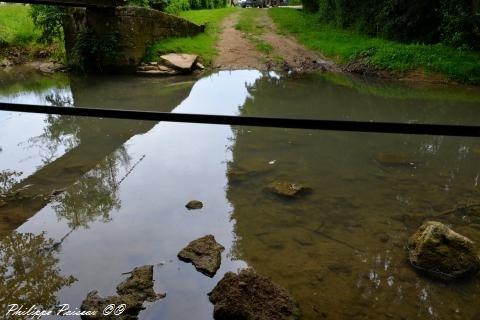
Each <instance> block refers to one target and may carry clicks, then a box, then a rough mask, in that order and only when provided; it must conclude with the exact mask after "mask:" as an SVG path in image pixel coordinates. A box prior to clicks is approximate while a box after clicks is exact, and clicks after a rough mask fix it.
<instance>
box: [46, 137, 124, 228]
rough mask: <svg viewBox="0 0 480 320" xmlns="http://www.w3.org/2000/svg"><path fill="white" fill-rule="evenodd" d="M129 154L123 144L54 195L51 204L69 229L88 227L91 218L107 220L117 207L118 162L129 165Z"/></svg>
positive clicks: (120, 164)
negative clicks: (65, 221)
mask: <svg viewBox="0 0 480 320" xmlns="http://www.w3.org/2000/svg"><path fill="white" fill-rule="evenodd" d="M129 164H130V158H129V156H128V153H127V150H126V149H125V147H123V146H122V147H120V148H119V149H118V150H117V151H116V152H114V153H113V154H111V155H109V156H107V157H106V158H105V159H104V160H103V161H102V162H101V163H99V164H98V165H97V166H96V167H95V168H94V169H93V170H91V171H89V172H88V173H86V174H85V175H84V176H83V177H82V178H81V179H80V180H78V181H77V182H76V183H75V184H73V185H72V186H71V187H69V188H68V189H67V190H66V191H65V192H63V193H62V194H60V195H59V196H57V198H56V200H55V203H54V204H53V208H54V210H55V211H56V213H57V217H58V218H59V219H66V220H67V221H68V225H69V227H70V228H71V229H76V228H78V227H83V228H88V225H89V224H90V223H92V222H94V221H97V220H100V221H102V222H109V221H110V212H111V211H112V210H114V209H115V210H118V209H120V206H121V202H120V199H119V197H118V187H119V181H120V179H119V177H118V169H119V167H120V166H123V167H125V168H128V166H129Z"/></svg>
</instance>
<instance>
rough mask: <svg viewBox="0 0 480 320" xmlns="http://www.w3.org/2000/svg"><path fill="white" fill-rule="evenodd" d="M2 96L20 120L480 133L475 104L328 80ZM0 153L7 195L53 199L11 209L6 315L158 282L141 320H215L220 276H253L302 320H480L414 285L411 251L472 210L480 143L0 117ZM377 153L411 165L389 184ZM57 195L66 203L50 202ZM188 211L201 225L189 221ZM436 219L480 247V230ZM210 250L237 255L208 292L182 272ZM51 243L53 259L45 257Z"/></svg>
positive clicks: (1, 186) (255, 76)
mask: <svg viewBox="0 0 480 320" xmlns="http://www.w3.org/2000/svg"><path fill="white" fill-rule="evenodd" d="M9 77H10V78H9ZM0 78H1V79H3V82H2V85H3V89H0V101H14V102H22V103H41V104H42V103H46V104H54V105H64V106H67V107H72V106H90V107H116V108H132V107H136V108H138V109H148V110H157V111H167V112H169V111H172V112H188V113H211V114H229V115H237V114H242V115H271V116H291V117H306V118H321V119H351V120H375V121H401V122H427V123H458V124H478V123H479V121H480V102H479V101H480V100H479V99H478V97H479V96H480V93H479V92H478V90H477V89H471V88H463V89H456V88H454V89H451V88H441V89H432V88H409V87H407V86H400V85H398V84H384V83H369V82H364V81H361V80H356V79H349V78H339V77H336V76H331V75H326V76H313V75H312V76H308V77H306V78H303V79H298V78H295V77H293V76H290V77H289V76H280V75H277V74H273V73H271V74H262V73H260V72H257V71H234V72H226V71H224V72H220V73H215V74H213V75H210V76H206V77H204V78H201V79H199V80H197V79H194V78H189V77H185V78H176V79H175V80H173V79H153V78H135V77H115V78H110V77H89V78H74V77H73V78H68V77H66V76H51V77H45V76H33V75H32V76H29V77H23V78H22V79H18V78H17V77H12V76H6V75H0ZM439 97H440V98H439ZM0 148H1V151H0V171H1V173H2V175H1V176H0V191H1V192H0V193H5V192H7V191H9V190H12V189H13V190H18V189H19V188H22V187H23V188H24V191H22V194H25V195H26V196H33V195H38V194H41V195H42V197H36V198H34V199H31V197H27V198H26V199H15V201H12V203H11V204H9V205H7V206H3V207H0V237H1V238H2V245H0V252H1V253H0V259H2V263H3V265H6V266H7V268H6V269H5V270H4V269H2V268H1V267H0V281H1V282H0V308H5V305H6V304H9V303H19V304H21V303H23V304H25V305H32V304H43V305H44V306H45V307H46V308H47V307H49V305H52V304H55V303H69V304H70V305H71V308H72V309H75V308H78V307H79V306H80V303H81V301H82V300H83V299H84V297H85V296H86V294H87V293H88V292H90V291H92V290H98V291H99V293H100V295H102V296H107V295H110V294H114V293H115V287H116V286H117V284H118V283H119V282H121V281H122V280H123V279H124V278H125V275H122V273H124V272H128V271H130V270H132V269H133V268H134V267H135V266H140V265H144V264H154V265H155V268H154V278H155V289H156V291H157V292H166V293H167V297H166V298H165V299H162V300H159V301H157V302H155V303H151V304H149V305H148V306H147V309H146V310H144V311H143V312H142V313H141V316H140V318H141V319H192V314H194V315H195V319H200V320H202V319H212V310H213V306H212V305H211V304H210V303H209V301H208V297H207V295H206V294H207V293H208V292H209V291H210V290H211V289H212V288H213V287H214V286H215V284H216V283H217V282H218V280H219V279H221V277H222V276H223V274H224V273H225V272H227V271H235V270H237V269H238V268H242V267H246V266H250V267H253V268H254V269H255V270H256V271H257V272H259V273H261V274H264V275H267V276H269V277H271V278H272V279H273V280H274V281H275V282H277V283H278V284H280V285H282V286H284V287H285V288H286V289H287V290H288V291H289V292H290V293H292V295H293V297H294V298H295V299H296V300H297V301H298V303H299V305H300V309H301V311H302V315H303V319H322V318H325V319H476V318H478V317H479V316H480V314H479V313H478V311H477V308H476V304H475V301H477V300H478V298H479V295H480V281H479V278H478V277H476V278H473V279H470V280H469V281H464V282H461V283H457V284H443V283H439V282H435V281H431V280H429V279H428V278H425V277H423V276H421V275H419V274H417V273H416V272H415V271H413V270H412V269H411V267H410V265H409V264H408V261H407V259H406V255H407V254H406V251H405V249H404V246H405V243H406V240H407V239H408V237H409V235H411V234H412V233H413V232H414V230H415V229H416V228H417V227H418V226H419V225H420V224H421V222H422V221H423V220H426V219H432V218H434V217H435V216H437V215H439V214H440V213H441V212H443V211H445V210H448V209H451V208H454V207H455V206H457V205H461V204H472V203H478V202H479V200H477V199H478V198H479V189H478V179H479V174H480V170H479V169H480V167H479V166H478V163H479V159H480V142H479V141H478V139H473V138H453V137H432V136H408V135H386V134H359V133H338V132H324V131H312V130H291V129H289V130H287V129H268V128H252V127H249V128H247V127H233V128H232V127H229V126H216V125H199V124H195V125H194V124H178V123H176V124H175V123H155V122H148V121H126V120H107V119H87V118H72V117H64V116H46V115H45V116H43V115H29V114H19V113H10V112H2V113H0ZM382 152H391V153H392V152H393V153H396V154H399V155H400V156H402V157H407V158H408V159H411V162H412V163H414V165H405V166H385V165H384V164H382V163H380V162H379V161H377V160H376V155H378V154H379V153H382ZM274 180H287V181H291V182H294V183H300V184H303V185H305V186H307V187H309V188H311V189H312V192H311V193H309V194H307V195H305V196H303V197H300V198H298V199H295V200H290V201H287V200H285V199H282V198H279V197H276V196H274V195H272V194H269V193H268V192H267V191H266V190H265V187H266V186H267V185H268V184H269V183H270V182H272V181H274ZM55 191H58V192H60V191H63V192H62V193H59V194H58V195H56V196H55V197H54V198H53V199H50V197H44V195H48V194H50V193H51V192H55ZM192 199H199V200H202V201H203V202H204V204H205V207H204V208H203V209H201V210H198V211H188V210H186V209H185V207H184V205H185V204H186V203H187V202H188V201H189V200H192ZM436 219H437V220H440V221H443V222H446V223H449V224H450V225H451V226H452V227H453V228H454V229H455V230H456V231H458V232H460V233H462V234H464V235H466V236H468V237H470V238H471V239H473V240H474V241H476V242H477V243H478V242H480V212H477V211H474V210H466V211H464V212H461V214H459V215H447V216H443V217H441V218H436ZM205 234H213V235H215V237H216V239H217V241H218V242H219V243H221V244H222V245H224V246H225V247H226V250H225V251H224V253H223V255H222V266H221V269H220V270H219V271H218V272H217V274H216V276H215V277H214V278H212V279H211V278H208V277H206V276H204V275H202V274H201V273H199V272H197V271H195V268H194V267H193V266H192V265H191V264H187V263H184V262H181V261H179V260H178V259H177V257H176V255H177V253H178V252H179V251H180V249H182V248H183V247H184V246H185V245H186V244H188V242H190V241H191V240H193V239H196V238H198V237H201V236H203V235H205ZM34 235H35V236H34ZM49 239H53V240H51V241H54V242H56V243H60V246H58V248H56V249H55V250H50V251H48V253H47V254H40V253H39V252H42V250H41V249H42V248H44V247H45V246H46V245H47V244H48V241H49ZM50 247H51V244H50ZM9 254H11V255H13V256H14V257H16V256H18V257H20V255H22V256H21V257H22V258H21V259H17V260H15V259H11V258H10V257H11V256H10V255H9ZM7 258H8V259H7ZM12 261H16V263H13V262H12ZM70 276H73V277H74V278H69V277H70ZM26 284H28V286H27V285H26ZM18 287H22V288H23V287H25V288H27V289H26V290H14V288H18ZM38 288H40V289H38ZM0 313H1V311H0ZM69 318H72V319H74V317H69Z"/></svg>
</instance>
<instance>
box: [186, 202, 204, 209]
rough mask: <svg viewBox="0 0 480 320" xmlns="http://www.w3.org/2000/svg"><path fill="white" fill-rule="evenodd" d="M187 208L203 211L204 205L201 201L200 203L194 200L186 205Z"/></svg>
mask: <svg viewBox="0 0 480 320" xmlns="http://www.w3.org/2000/svg"><path fill="white" fill-rule="evenodd" d="M185 207H186V208H187V209H188V210H195V209H202V208H203V203H202V202H201V201H198V200H192V201H189V202H188V203H187V204H186V205H185Z"/></svg>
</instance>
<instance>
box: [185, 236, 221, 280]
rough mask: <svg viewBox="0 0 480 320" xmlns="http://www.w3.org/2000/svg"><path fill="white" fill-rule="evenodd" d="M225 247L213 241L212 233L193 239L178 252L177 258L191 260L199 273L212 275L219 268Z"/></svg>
mask: <svg viewBox="0 0 480 320" xmlns="http://www.w3.org/2000/svg"><path fill="white" fill-rule="evenodd" d="M223 250H225V248H224V247H223V246H222V245H220V244H219V243H217V241H215V237H214V236H212V235H206V236H204V237H202V238H199V239H197V240H194V241H192V242H190V243H189V244H188V246H186V247H185V248H183V249H182V251H180V252H179V253H178V258H179V259H180V260H182V261H185V262H191V263H192V264H193V265H194V266H195V268H196V269H197V270H198V271H200V272H201V273H203V274H205V275H207V276H209V277H213V276H214V275H215V273H216V272H217V270H218V269H219V268H220V264H221V261H222V255H221V253H222V251H223Z"/></svg>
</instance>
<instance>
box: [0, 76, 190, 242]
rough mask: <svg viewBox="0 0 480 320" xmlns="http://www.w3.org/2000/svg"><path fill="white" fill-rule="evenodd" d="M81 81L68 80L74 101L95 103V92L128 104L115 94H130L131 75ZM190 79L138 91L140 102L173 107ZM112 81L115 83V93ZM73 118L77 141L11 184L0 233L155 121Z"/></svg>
mask: <svg viewBox="0 0 480 320" xmlns="http://www.w3.org/2000/svg"><path fill="white" fill-rule="evenodd" d="M84 83H85V80H82V82H81V83H76V82H75V81H73V82H72V86H71V89H72V93H73V97H74V101H75V105H77V106H82V105H95V104H98V97H104V98H103V99H104V101H109V102H106V103H107V104H109V103H114V104H115V106H116V108H122V107H127V106H125V105H124V106H122V102H121V101H120V102H119V101H118V100H121V97H122V95H130V94H131V93H130V92H132V91H131V89H132V88H131V86H132V82H131V81H125V82H121V81H112V82H109V81H107V80H105V81H104V80H101V81H98V82H97V81H92V82H91V83H88V84H87V85H85V84H84ZM143 85H145V84H143ZM192 85H193V83H187V84H184V83H181V84H178V85H169V86H167V85H166V86H165V87H163V88H160V90H159V89H158V87H156V92H155V93H153V94H152V95H149V96H142V98H143V100H142V104H143V105H145V106H150V107H149V108H144V110H148V111H163V112H169V111H171V110H173V109H174V108H175V107H176V106H177V105H179V104H180V102H181V101H182V100H184V99H185V98H186V97H187V96H188V94H189V92H190V89H191V87H192ZM112 87H115V91H114V92H113V93H112ZM163 89H164V90H163ZM162 91H163V92H162ZM117 99H118V100H117ZM155 106H159V107H158V108H156V107H155ZM60 117H64V116H60ZM67 120H68V119H67ZM75 120H76V121H75V122H74V125H75V126H76V128H75V129H76V130H75V132H76V134H75V135H76V138H77V141H78V144H77V145H76V146H75V147H74V148H72V149H71V150H69V151H67V152H66V153H65V154H63V155H62V156H61V157H59V158H58V159H56V160H54V161H52V162H50V163H48V164H46V165H45V166H43V167H42V168H40V169H38V170H37V171H36V172H34V173H33V174H32V175H30V176H29V177H27V178H25V179H24V180H22V181H21V182H19V183H18V184H16V185H14V186H13V187H12V188H11V190H13V193H15V195H14V196H13V197H12V200H11V201H8V202H7V204H6V205H4V206H1V207H0V239H1V238H3V237H5V236H6V235H8V234H9V233H10V232H11V231H12V230H15V229H17V228H18V227H19V226H21V225H22V224H23V223H25V222H26V221H27V220H28V219H29V218H31V217H32V216H33V215H35V214H36V213H37V212H38V211H40V210H41V209H42V208H43V207H45V206H46V205H47V204H48V203H49V202H50V201H51V197H50V196H49V195H51V194H52V193H55V192H56V191H58V190H64V189H66V188H68V187H69V186H71V185H72V184H74V183H75V182H76V181H78V180H79V179H80V178H81V177H82V176H83V175H85V174H86V173H87V172H89V171H90V170H92V169H94V168H95V167H96V166H97V165H98V164H99V163H101V162H102V161H103V160H104V159H105V158H106V157H108V156H109V155H110V154H112V153H114V152H115V151H116V150H117V149H119V148H120V147H121V146H122V145H123V144H124V143H125V142H127V141H128V140H129V139H131V138H132V137H134V136H135V135H139V134H144V133H146V132H148V131H149V130H151V129H152V128H153V127H154V126H155V125H156V124H157V123H156V122H153V121H136V120H118V119H96V118H93V119H92V118H76V119H75ZM70 123H71V122H70ZM15 190H20V191H18V192H15Z"/></svg>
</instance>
